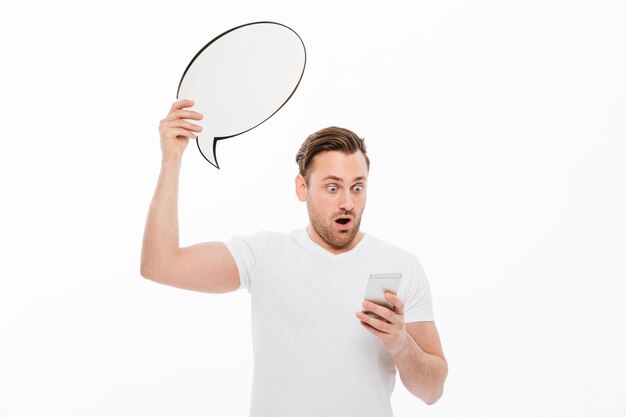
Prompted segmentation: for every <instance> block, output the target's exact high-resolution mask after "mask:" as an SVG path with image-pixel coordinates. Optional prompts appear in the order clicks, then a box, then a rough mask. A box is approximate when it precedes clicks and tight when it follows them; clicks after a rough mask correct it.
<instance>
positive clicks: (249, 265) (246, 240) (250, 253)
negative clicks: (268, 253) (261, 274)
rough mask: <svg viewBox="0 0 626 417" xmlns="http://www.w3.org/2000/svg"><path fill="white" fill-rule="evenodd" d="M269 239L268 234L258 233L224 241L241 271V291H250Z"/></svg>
mask: <svg viewBox="0 0 626 417" xmlns="http://www.w3.org/2000/svg"><path fill="white" fill-rule="evenodd" d="M267 237H268V233H267V232H258V233H254V234H251V235H246V236H233V237H232V238H230V239H229V240H226V241H224V245H226V247H227V248H228V250H229V251H230V253H231V255H232V256H233V258H234V259H235V263H236V264H237V269H238V270H239V282H240V285H239V289H243V288H246V289H247V290H248V291H250V288H251V286H252V282H253V280H254V271H255V270H256V265H257V262H258V260H259V256H260V255H261V252H262V251H263V247H264V246H265V242H266V241H267Z"/></svg>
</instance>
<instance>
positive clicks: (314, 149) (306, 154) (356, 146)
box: [296, 126, 370, 184]
mask: <svg viewBox="0 0 626 417" xmlns="http://www.w3.org/2000/svg"><path fill="white" fill-rule="evenodd" d="M325 151H339V152H343V153H345V154H347V155H351V154H353V153H355V152H357V151H361V152H363V156H364V157H365V162H367V169H368V170H369V168H370V160H369V158H368V157H367V151H366V148H365V141H364V140H363V138H360V137H359V136H357V134H356V133H354V132H352V131H350V130H348V129H344V128H342V127H336V126H331V127H327V128H325V129H322V130H319V131H317V132H315V133H313V134H312V135H310V136H309V137H308V138H306V139H305V140H304V142H303V143H302V146H300V150H299V151H298V153H297V154H296V162H297V163H298V169H299V171H300V175H302V176H303V177H304V179H305V180H306V182H307V184H308V183H309V170H310V168H311V164H312V163H313V158H314V157H315V155H317V154H318V153H321V152H325Z"/></svg>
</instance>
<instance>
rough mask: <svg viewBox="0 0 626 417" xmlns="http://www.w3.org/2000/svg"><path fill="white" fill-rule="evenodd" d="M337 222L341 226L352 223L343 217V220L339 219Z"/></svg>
mask: <svg viewBox="0 0 626 417" xmlns="http://www.w3.org/2000/svg"><path fill="white" fill-rule="evenodd" d="M335 221H336V222H337V223H339V224H348V223H350V219H348V218H345V217H342V218H340V219H337V220H335Z"/></svg>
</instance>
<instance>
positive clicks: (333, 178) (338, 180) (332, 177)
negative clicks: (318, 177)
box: [322, 175, 366, 182]
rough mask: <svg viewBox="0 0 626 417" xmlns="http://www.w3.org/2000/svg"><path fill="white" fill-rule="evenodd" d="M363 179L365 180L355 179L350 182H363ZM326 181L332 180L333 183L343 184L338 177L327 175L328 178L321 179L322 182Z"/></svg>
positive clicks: (341, 179)
mask: <svg viewBox="0 0 626 417" xmlns="http://www.w3.org/2000/svg"><path fill="white" fill-rule="evenodd" d="M365 179H366V178H365V177H356V178H355V179H353V180H352V182H357V181H365ZM326 180H334V181H337V182H343V178H339V177H336V176H334V175H328V176H326V177H324V178H322V181H326Z"/></svg>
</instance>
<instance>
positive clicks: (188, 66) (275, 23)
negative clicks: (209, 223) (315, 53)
mask: <svg viewBox="0 0 626 417" xmlns="http://www.w3.org/2000/svg"><path fill="white" fill-rule="evenodd" d="M267 23H270V24H273V25H279V26H283V27H285V28H287V29H289V30H290V31H292V32H293V33H295V35H296V36H297V37H298V39H300V43H302V48H303V49H304V65H303V66H302V74H300V78H299V79H298V82H297V83H296V86H295V87H294V88H293V91H292V92H291V94H289V97H287V99H286V100H285V102H284V103H283V104H281V105H280V107H278V108H277V109H276V110H275V111H274V112H273V113H272V114H270V115H269V116H268V117H267V118H266V119H265V120H263V121H262V122H260V123H258V124H256V125H254V126H252V127H251V128H249V129H246V130H244V131H243V132H239V133H235V134H233V135H229V136H221V137H214V138H213V155H214V156H215V164H214V163H213V162H211V161H209V159H208V158H207V157H206V156H204V154H203V153H202V149H200V144H199V143H198V141H197V140H196V145H197V146H198V150H199V151H200V155H202V157H203V158H204V159H206V161H207V162H208V163H209V164H211V165H213V166H214V167H215V168H217V169H220V167H219V163H218V162H217V154H216V153H215V150H216V149H217V141H219V140H222V139H229V138H232V137H235V136H239V135H241V134H243V133H246V132H249V131H250V130H252V129H254V128H255V127H257V126H259V125H261V124H263V123H265V122H266V121H267V120H268V119H269V118H270V117H272V116H273V115H275V114H276V113H277V112H278V110H280V109H282V108H283V106H284V105H285V104H287V102H288V101H289V99H290V98H291V96H293V94H294V93H295V92H296V90H297V89H298V86H299V85H300V81H302V77H303V76H304V69H305V68H306V46H304V42H303V41H302V38H301V37H300V35H298V33H297V32H296V31H295V30H293V29H292V28H290V27H289V26H287V25H283V24H282V23H278V22H270V21H261V22H252V23H246V24H243V25H241V26H237V27H234V28H232V29H229V30H227V31H226V32H224V33H222V34H221V35H219V36H217V37H215V38H213V39H212V40H211V41H210V42H209V43H207V44H206V45H204V47H202V49H200V50H199V51H198V53H197V54H196V55H195V56H194V57H193V59H192V60H191V61H190V62H189V65H187V68H185V72H183V76H182V77H180V82H179V83H178V89H177V90H176V99H177V100H178V93H179V92H180V86H181V85H182V84H183V80H184V79H185V75H186V74H187V71H189V68H191V65H192V64H193V63H194V61H195V60H196V58H198V57H199V56H200V54H201V53H202V52H204V50H205V49H206V48H208V47H209V46H210V45H211V44H212V43H213V42H215V41H216V40H218V39H219V38H221V37H222V36H224V35H226V34H228V33H230V32H232V31H234V30H237V29H241V28H242V27H245V26H251V25H258V24H267ZM216 164H217V165H216Z"/></svg>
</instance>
